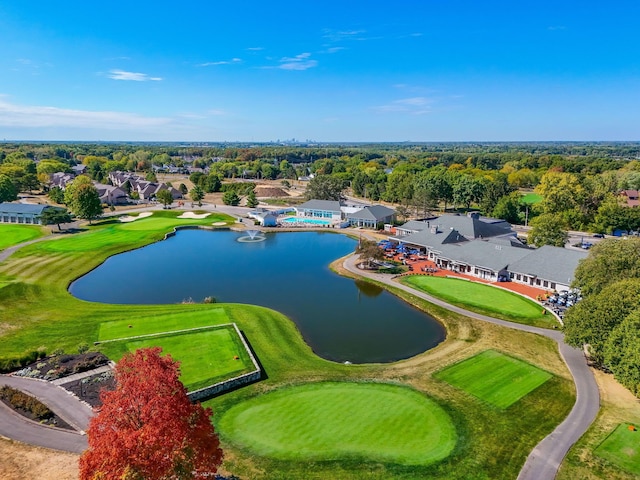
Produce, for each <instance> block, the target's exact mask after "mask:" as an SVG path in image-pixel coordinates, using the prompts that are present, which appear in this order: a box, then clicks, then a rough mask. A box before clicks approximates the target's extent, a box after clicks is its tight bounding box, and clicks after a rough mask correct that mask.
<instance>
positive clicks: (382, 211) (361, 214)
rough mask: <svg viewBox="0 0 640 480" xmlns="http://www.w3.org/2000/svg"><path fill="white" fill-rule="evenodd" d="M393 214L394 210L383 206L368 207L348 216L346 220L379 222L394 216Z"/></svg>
mask: <svg viewBox="0 0 640 480" xmlns="http://www.w3.org/2000/svg"><path fill="white" fill-rule="evenodd" d="M395 213H396V211H395V210H393V209H392V208H389V207H385V206H384V205H369V206H366V207H364V208H363V209H362V210H358V211H357V212H353V213H350V214H348V215H347V218H353V219H363V220H375V221H380V220H384V219H385V218H387V217H390V216H391V215H395Z"/></svg>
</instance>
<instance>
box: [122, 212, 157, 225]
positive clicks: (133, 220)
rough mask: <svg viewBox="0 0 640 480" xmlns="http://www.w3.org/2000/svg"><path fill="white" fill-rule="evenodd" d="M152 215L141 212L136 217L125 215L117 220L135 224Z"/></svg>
mask: <svg viewBox="0 0 640 480" xmlns="http://www.w3.org/2000/svg"><path fill="white" fill-rule="evenodd" d="M151 215H153V213H152V212H142V213H140V214H139V215H138V216H137V217H132V216H131V215H125V216H124V217H120V218H119V220H120V221H121V222H125V223H126V222H135V221H136V220H140V219H141V218H145V217H150V216H151Z"/></svg>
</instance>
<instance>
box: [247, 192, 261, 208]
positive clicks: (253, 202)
mask: <svg viewBox="0 0 640 480" xmlns="http://www.w3.org/2000/svg"><path fill="white" fill-rule="evenodd" d="M258 203H260V202H258V198H257V197H256V192H254V191H253V190H251V191H250V192H249V195H247V207H249V208H255V207H257V206H258Z"/></svg>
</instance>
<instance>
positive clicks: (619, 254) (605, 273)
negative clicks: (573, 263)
mask: <svg viewBox="0 0 640 480" xmlns="http://www.w3.org/2000/svg"><path fill="white" fill-rule="evenodd" d="M626 278H640V238H637V237H629V238H627V239H625V240H618V239H607V240H603V241H601V242H600V243H598V244H596V245H594V247H593V248H592V249H591V250H590V251H589V256H588V257H587V258H585V259H584V260H582V261H581V262H580V264H579V265H578V268H576V271H575V274H574V281H573V286H574V287H578V288H579V289H580V290H581V291H582V294H583V295H585V296H588V295H594V294H597V293H599V292H601V291H602V289H603V288H605V287H607V286H608V285H610V284H611V283H613V282H616V281H619V280H623V279H626Z"/></svg>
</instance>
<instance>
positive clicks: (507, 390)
mask: <svg viewBox="0 0 640 480" xmlns="http://www.w3.org/2000/svg"><path fill="white" fill-rule="evenodd" d="M434 376H435V377H436V378H439V379H440V380H444V381H445V382H447V383H449V384H451V385H453V386H454V387H457V388H459V389H461V390H464V391H465V392H467V393H470V394H471V395H473V396H474V397H477V398H479V399H480V400H484V401H485V402H488V403H490V404H492V405H495V406H496V407H498V408H503V409H504V408H507V407H508V406H510V405H512V404H514V403H515V402H517V401H518V400H520V399H521V398H522V397H524V396H525V395H527V394H528V393H530V392H532V391H533V390H535V389H536V388H538V387H539V386H540V385H542V384H543V383H544V382H546V381H547V380H549V379H550V378H551V377H552V376H553V375H551V374H550V373H549V372H545V371H544V370H541V369H539V368H537V367H534V366H533V365H530V364H528V363H526V362H523V361H521V360H518V359H515V358H512V357H509V356H507V355H503V354H502V353H500V352H496V351H495V350H485V351H484V352H482V353H479V354H477V355H474V356H473V357H471V358H468V359H466V360H463V361H462V362H459V363H456V364H454V365H451V366H450V367H447V368H445V369H443V370H440V371H439V372H437V373H436V374H435V375H434Z"/></svg>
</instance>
